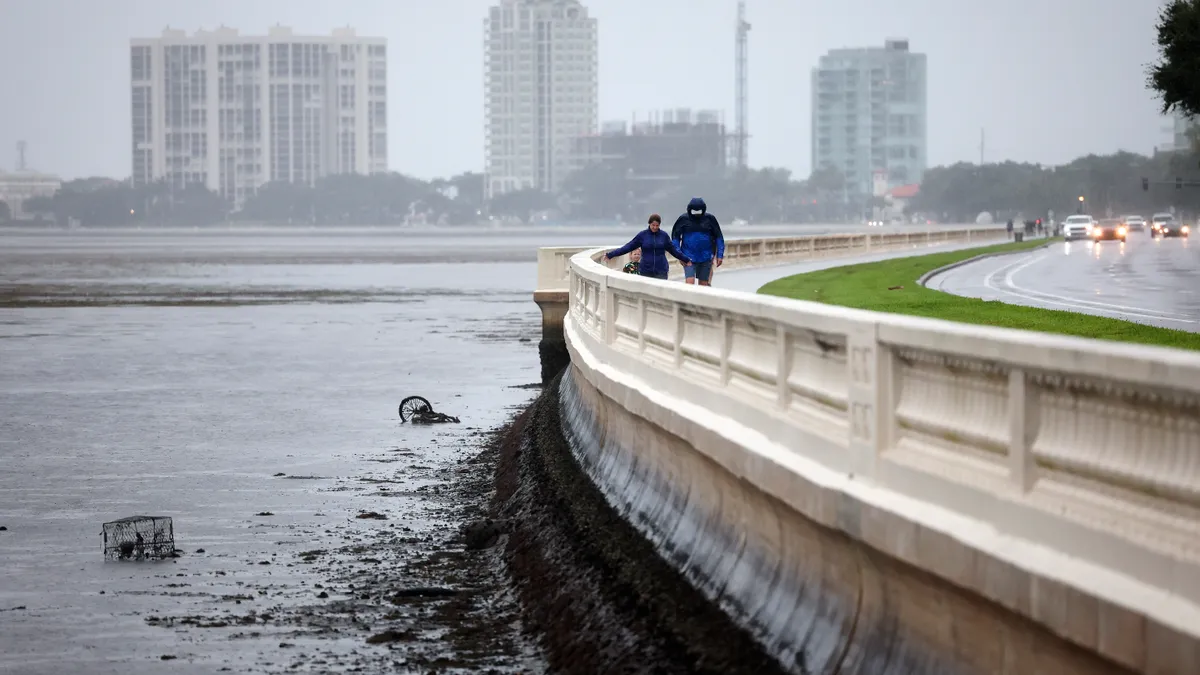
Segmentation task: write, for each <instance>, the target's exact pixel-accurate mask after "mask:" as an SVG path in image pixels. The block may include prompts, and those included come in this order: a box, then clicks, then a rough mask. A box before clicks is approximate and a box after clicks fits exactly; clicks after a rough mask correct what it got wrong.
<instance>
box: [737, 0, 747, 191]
mask: <svg viewBox="0 0 1200 675" xmlns="http://www.w3.org/2000/svg"><path fill="white" fill-rule="evenodd" d="M749 34H750V22H748V21H746V0H738V12H737V41H736V45H737V46H736V48H735V66H734V72H735V75H734V77H735V81H734V96H735V97H736V98H737V101H736V102H735V105H734V110H735V113H734V115H735V122H734V123H735V124H736V125H737V128H736V129H735V130H734V137H733V156H734V164H735V165H736V166H737V168H738V169H745V168H746V164H747V162H746V156H747V152H746V149H747V148H746V146H747V143H746V141H747V139H748V138H749V137H750V136H749V133H748V132H747V129H746V45H747V43H748V41H749Z"/></svg>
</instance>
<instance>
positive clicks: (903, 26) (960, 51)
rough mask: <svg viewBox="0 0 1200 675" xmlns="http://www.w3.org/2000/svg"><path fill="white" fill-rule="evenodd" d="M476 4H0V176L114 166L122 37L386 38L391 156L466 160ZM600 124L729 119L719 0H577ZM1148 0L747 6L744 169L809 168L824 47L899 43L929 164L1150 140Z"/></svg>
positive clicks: (464, 165) (728, 13) (873, 0)
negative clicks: (920, 77)
mask: <svg viewBox="0 0 1200 675" xmlns="http://www.w3.org/2000/svg"><path fill="white" fill-rule="evenodd" d="M492 4H494V2H493V1H492V0H340V1H337V2H332V1H331V0H0V63H3V64H5V67H4V68H3V69H0V169H10V170H11V169H12V168H14V167H15V164H16V144H17V142H18V141H19V140H25V141H26V142H27V143H28V148H29V149H28V152H27V157H28V164H29V166H30V168H34V169H37V170H40V171H46V172H50V173H57V174H59V175H60V176H62V177H64V178H77V177H81V176H93V175H105V176H114V177H125V176H128V175H129V173H130V165H131V157H130V136H131V131H130V121H129V115H130V112H129V108H130V102H129V99H130V95H129V40H130V39H131V38H135V37H157V36H158V35H159V34H160V33H161V31H162V29H163V28H165V27H168V26H170V27H171V28H179V29H184V30H186V31H188V32H189V33H191V32H194V31H195V30H197V29H200V28H205V29H212V28H216V27H218V26H221V25H225V26H230V27H234V28H237V29H239V30H240V31H241V33H242V34H243V35H248V34H263V33H265V32H266V30H267V28H268V27H269V26H272V25H275V24H277V23H278V24H282V25H285V26H291V27H292V28H293V29H294V30H296V31H297V33H308V34H321V35H323V34H328V33H329V32H330V31H331V30H332V29H333V28H336V27H343V26H351V27H354V28H356V29H357V30H358V33H359V35H371V36H380V37H385V38H387V40H388V55H389V63H388V79H389V81H388V96H389V101H388V105H389V107H388V110H389V119H388V126H389V139H388V144H389V148H388V151H389V163H390V165H391V169H392V170H394V171H400V172H402V173H406V174H409V175H413V176H417V177H420V178H425V179H428V178H434V177H439V176H450V175H454V174H458V173H462V172H464V171H480V170H482V168H483V129H484V121H483V114H484V112H483V18H484V16H485V15H486V13H487V8H488V7H489V6H491V5H492ZM585 4H586V5H587V6H588V8H589V11H590V12H591V14H592V15H593V16H595V17H596V18H597V19H598V26H599V33H600V38H599V39H600V44H599V51H600V120H601V121H605V120H614V119H625V120H629V119H631V118H632V117H633V115H634V114H635V113H636V114H638V115H639V116H640V117H644V116H645V114H646V113H647V112H648V111H651V110H659V109H664V108H680V107H690V108H694V109H718V110H723V111H725V116H726V119H727V121H728V122H729V123H730V124H732V121H733V110H734V25H735V17H736V14H737V2H736V0H590V1H589V0H585ZM1160 5H1161V1H1160V0H1004V1H997V0H837V1H836V2H834V1H833V0H747V13H748V19H749V21H750V23H751V24H752V29H751V32H750V44H749V76H748V88H749V94H748V103H749V131H750V134H751V139H750V145H749V161H750V164H751V166H752V167H763V166H772V167H784V168H787V169H790V170H791V171H792V172H793V173H794V174H795V175H797V176H799V177H804V176H807V175H808V174H809V172H810V168H811V167H810V145H811V131H810V118H811V92H810V73H811V69H812V67H813V66H815V65H816V63H817V59H818V58H819V57H820V56H821V55H822V54H824V53H825V52H826V51H828V50H829V49H836V48H840V47H861V46H876V45H878V46H882V45H883V43H884V40H885V39H887V38H893V37H898V38H907V39H908V40H909V43H910V49H911V50H912V51H916V52H922V53H925V54H927V59H928V77H929V82H928V125H929V141H928V142H929V147H928V157H929V162H930V165H931V166H937V165H943V164H949V163H953V162H956V161H978V160H979V146H980V130H981V129H984V130H986V143H985V160H986V161H989V162H991V161H1001V160H1015V161H1028V162H1038V163H1044V164H1058V163H1064V162H1068V161H1070V160H1071V159H1074V158H1075V157H1078V156H1081V155H1086V154H1089V153H1097V154H1104V153H1111V152H1115V151H1117V150H1130V151H1134V152H1141V153H1146V154H1148V153H1150V152H1151V151H1152V149H1153V148H1154V147H1155V146H1156V145H1161V144H1163V143H1164V142H1166V134H1165V133H1164V131H1163V125H1164V122H1163V121H1162V119H1161V117H1160V116H1159V115H1158V110H1157V102H1156V101H1155V99H1154V97H1153V95H1152V92H1150V91H1148V90H1147V89H1146V86H1145V80H1146V76H1145V73H1146V69H1147V67H1148V65H1149V64H1150V63H1151V62H1152V61H1154V59H1155V57H1156V47H1155V44H1154V38H1155V34H1154V23H1155V19H1156V16H1157V13H1158V8H1159V6H1160Z"/></svg>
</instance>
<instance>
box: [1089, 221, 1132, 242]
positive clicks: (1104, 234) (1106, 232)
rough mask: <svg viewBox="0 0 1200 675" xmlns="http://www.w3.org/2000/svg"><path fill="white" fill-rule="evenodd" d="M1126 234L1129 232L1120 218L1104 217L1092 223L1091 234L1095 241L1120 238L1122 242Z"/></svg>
mask: <svg viewBox="0 0 1200 675" xmlns="http://www.w3.org/2000/svg"><path fill="white" fill-rule="evenodd" d="M1127 234H1129V228H1127V227H1125V223H1124V222H1123V221H1122V220H1121V219H1120V218H1105V219H1104V220H1101V221H1100V222H1098V223H1095V224H1093V225H1092V233H1091V236H1092V239H1095V240H1096V241H1100V240H1102V239H1120V240H1121V242H1122V243H1123V242H1124V241H1125V235H1127Z"/></svg>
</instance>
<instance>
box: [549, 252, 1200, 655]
mask: <svg viewBox="0 0 1200 675" xmlns="http://www.w3.org/2000/svg"><path fill="white" fill-rule="evenodd" d="M855 236H859V237H861V236H862V235H831V236H829V237H825V238H812V240H811V241H809V242H808V244H807V245H808V246H810V247H811V248H810V249H809V251H808V252H809V253H811V252H812V251H815V250H821V249H823V248H824V247H829V249H831V250H837V249H844V248H845V247H847V246H850V247H852V246H854V243H853V242H854V241H855V240H854V237H855ZM884 236H885V237H886V236H887V235H884ZM803 245H804V244H799V243H796V242H791V243H788V244H785V245H782V246H780V247H778V248H775V247H774V246H772V245H771V244H768V243H765V241H757V242H753V243H747V244H745V248H746V249H747V250H748V251H749V252H748V253H746V254H745V255H746V256H747V257H749V256H750V255H757V256H759V257H760V259H762V257H763V256H770V255H771V254H772V252H773V251H779V252H780V253H779V255H780V256H783V255H789V254H794V253H795V251H796V249H797V247H798V246H799V247H802V246H803ZM731 250H737V251H740V250H741V249H740V248H737V249H731ZM736 255H741V254H740V253H739V254H736ZM729 258H733V259H736V258H735V254H730V255H729ZM729 258H727V259H729ZM602 259H603V250H601V249H593V250H590V251H584V252H579V253H575V254H574V255H572V256H571V257H570V258H569V260H567V261H566V262H565V263H564V270H563V271H564V275H565V277H566V280H567V285H568V288H569V311H568V313H567V317H566V319H565V321H564V331H565V335H566V341H567V345H568V348H569V350H570V353H571V360H572V364H573V366H574V369H573V375H574V376H575V377H582V378H583V379H584V380H586V381H587V382H588V383H589V384H590V385H591V386H593V387H595V388H596V389H597V390H598V391H600V392H602V393H604V394H605V395H606V396H608V398H609V399H611V400H613V401H618V402H621V403H620V405H622V406H624V407H626V408H628V410H627V412H629V413H631V414H633V415H638V416H641V417H644V418H645V419H647V420H651V421H653V422H654V423H655V424H657V425H658V426H661V427H663V428H667V429H668V431H670V432H671V433H672V434H674V435H675V436H677V437H680V438H683V439H685V440H687V442H688V443H690V444H691V445H692V447H694V449H695V451H696V452H699V453H701V454H702V455H705V456H706V457H707V458H708V459H709V460H711V461H712V462H715V463H716V464H717V465H720V466H722V467H724V469H726V470H727V471H729V472H731V473H732V474H733V475H735V476H737V477H739V478H742V479H744V480H745V481H747V482H749V484H751V485H753V486H755V487H756V488H757V489H759V490H761V491H762V492H764V493H765V494H767V495H769V496H770V497H772V498H774V499H777V500H779V502H781V503H783V504H785V505H787V507H788V508H790V509H793V510H794V511H795V512H796V513H798V514H800V515H803V516H804V517H805V518H808V519H810V520H812V521H814V522H816V523H819V524H821V525H824V526H827V527H830V528H834V529H839V530H841V531H843V532H844V533H845V534H847V535H849V536H850V537H852V538H855V539H858V540H860V541H862V542H864V543H866V544H867V545H869V546H870V547H872V548H874V549H877V550H879V551H882V552H884V553H886V554H888V555H890V556H892V557H894V558H896V559H898V560H901V561H904V562H907V563H911V564H912V565H915V566H917V567H919V568H922V569H924V570H926V571H928V572H931V573H933V574H935V575H937V576H939V577H941V578H943V579H945V580H947V581H949V582H951V583H953V584H955V585H958V586H961V587H965V588H968V589H970V590H972V591H974V592H976V593H978V594H979V595H981V596H983V597H985V598H988V599H991V600H994V601H996V602H998V603H1000V604H1001V605H1003V606H1005V607H1007V608H1009V609H1011V610H1013V611H1015V612H1017V613H1019V614H1023V615H1025V616H1027V617H1029V618H1031V619H1033V620H1035V621H1038V622H1040V623H1042V624H1043V625H1045V626H1047V627H1048V628H1050V629H1051V630H1053V631H1054V632H1057V633H1058V634H1060V635H1062V636H1064V637H1066V638H1068V639H1070V640H1071V641H1073V642H1075V643H1077V644H1080V645H1082V646H1084V647H1087V648H1089V649H1092V650H1095V651H1097V652H1099V653H1100V654H1102V655H1104V656H1106V657H1107V658H1110V659H1112V660H1114V661H1116V662H1118V663H1121V664H1123V665H1126V666H1128V667H1131V668H1134V669H1135V670H1146V669H1149V668H1150V667H1149V666H1148V665H1147V663H1148V661H1147V659H1154V658H1160V657H1159V656H1147V655H1146V654H1147V650H1149V649H1151V646H1150V645H1158V646H1157V647H1153V649H1155V650H1156V653H1159V652H1160V651H1161V650H1163V649H1167V650H1168V651H1169V652H1170V653H1171V654H1174V655H1176V656H1171V657H1170V658H1176V657H1178V658H1179V659H1182V661H1180V663H1184V664H1185V665H1186V663H1188V662H1189V659H1191V658H1194V657H1196V655H1197V654H1200V651H1195V650H1196V636H1197V635H1198V634H1200V356H1197V355H1196V354H1194V353H1191V352H1183V351H1177V350H1169V349H1163V348H1156V347H1147V346H1138V345H1130V344H1120V343H1114V342H1103V341H1097V340H1087V339H1079V338H1070V337H1061V336H1054V335H1049V334H1042V333H1034V332H1026V331H1017V330H1007V329H998V328H990V327H981V326H968V325H962V324H955V323H950V322H945V321H937V320H928V319H920V318H912V317H903V316H898V315H889V314H881V313H873V312H866V311H859V310H851V309H846V308H839V307H833V306H828V305H822V304H816V303H807V302H798V301H791V300H786V299H779V298H772V297H766V296H760V295H754V294H748V293H739V292H733V291H726V290H721V289H717V288H711V289H705V288H695V287H688V286H685V285H683V284H679V283H673V282H663V281H656V280H650V279H644V278H641V277H636V276H633V275H625V274H621V273H619V272H617V271H614V270H613V269H611V268H610V267H609V266H608V265H606V264H604V263H602V262H600V261H601V260H602ZM635 402H636V403H635ZM730 448H735V449H736V451H731V450H730ZM595 477H596V478H597V480H598V481H599V482H601V483H603V482H604V481H605V480H606V479H605V477H604V476H602V475H597V476H595ZM793 478H794V479H799V478H803V480H804V481H807V482H806V483H804V484H805V485H809V486H819V488H818V487H810V488H806V489H798V488H797V487H796V485H797V482H796V480H793ZM601 487H602V488H603V487H605V486H604V485H601ZM609 487H610V488H612V486H609ZM614 490H615V491H614ZM607 494H609V497H610V499H611V500H614V501H619V500H620V499H621V498H620V496H619V490H617V489H616V488H613V489H610V490H608V492H607ZM847 504H854V505H855V506H854V507H853V509H851V511H852V512H853V513H854V516H853V517H849V518H848V517H847V514H846V511H845V509H847V508H850V507H848V506H847ZM623 508H624V509H625V510H626V511H629V510H631V509H632V510H633V511H637V510H638V508H639V507H638V505H637V504H634V503H632V502H630V503H626V504H624V505H623ZM868 511H869V512H870V513H872V514H874V515H873V517H872V518H868V517H867V516H866V515H864V514H866V513H867V512H868ZM658 513H659V512H658V511H655V510H653V509H651V510H648V511H645V512H641V513H632V512H631V513H629V514H628V515H629V516H630V519H631V521H632V522H638V523H641V525H640V526H641V527H643V528H649V529H650V530H653V529H654V524H653V521H654V519H655V518H656V517H658ZM881 519H882V520H881ZM656 536H658V537H659V538H660V539H662V538H669V536H671V535H670V533H669V532H659V533H658V534H657V535H656ZM667 544H668V545H669V544H670V542H667ZM668 548H670V547H669V546H668ZM713 572H714V571H713V570H698V571H697V572H696V573H697V574H701V573H706V574H710V575H711V574H712V573H713ZM1000 579H1002V580H1003V582H1000V581H998V580H1000ZM714 592H715V591H714ZM722 592H726V591H722ZM1071 603H1074V604H1071ZM1068 605H1069V606H1068ZM1081 615H1083V616H1082V618H1080V616H1081ZM1130 631H1137V638H1136V639H1134V638H1131V637H1130V635H1131V634H1132V633H1131V632H1130ZM1131 640H1132V641H1133V642H1137V643H1138V645H1136V646H1130V645H1131ZM1187 650H1193V651H1187ZM1161 653H1163V654H1165V653H1166V652H1161ZM1161 658H1163V659H1166V658H1168V657H1167V656H1161ZM1192 665H1193V666H1195V662H1192ZM1163 672H1168V671H1167V670H1164V671H1163ZM1179 672H1183V671H1179Z"/></svg>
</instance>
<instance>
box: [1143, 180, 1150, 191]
mask: <svg viewBox="0 0 1200 675" xmlns="http://www.w3.org/2000/svg"><path fill="white" fill-rule="evenodd" d="M1142 190H1143V191H1145V192H1149V191H1150V179H1149V178H1143V179H1142Z"/></svg>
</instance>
